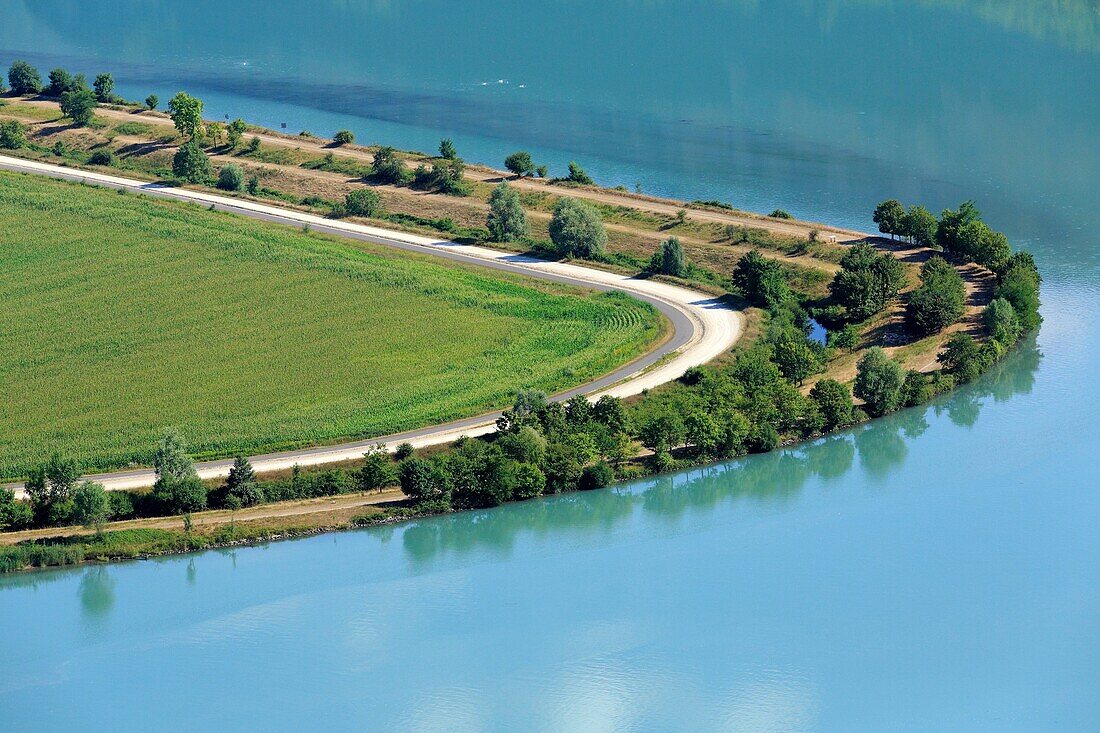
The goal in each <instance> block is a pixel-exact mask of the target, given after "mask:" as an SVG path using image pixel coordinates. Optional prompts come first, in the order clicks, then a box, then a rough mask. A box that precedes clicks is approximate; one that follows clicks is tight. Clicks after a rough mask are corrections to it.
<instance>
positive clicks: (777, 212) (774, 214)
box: [768, 209, 794, 219]
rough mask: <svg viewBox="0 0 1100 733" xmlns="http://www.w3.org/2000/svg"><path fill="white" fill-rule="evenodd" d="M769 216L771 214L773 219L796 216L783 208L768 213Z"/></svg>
mask: <svg viewBox="0 0 1100 733" xmlns="http://www.w3.org/2000/svg"><path fill="white" fill-rule="evenodd" d="M768 216H770V217H771V218H773V219H793V218H794V217H793V216H791V215H790V213H789V212H787V211H784V210H783V209H776V210H775V211H773V212H772V213H770V214H768Z"/></svg>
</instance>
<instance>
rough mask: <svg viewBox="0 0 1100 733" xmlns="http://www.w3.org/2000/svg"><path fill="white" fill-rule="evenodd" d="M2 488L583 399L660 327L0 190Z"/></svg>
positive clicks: (114, 199)
mask: <svg viewBox="0 0 1100 733" xmlns="http://www.w3.org/2000/svg"><path fill="white" fill-rule="evenodd" d="M0 263H2V266H0V304H2V305H3V308H2V311H0V384H2V385H3V392H4V399H3V400H2V401H0V476H2V477H8V478H10V477H17V476H21V475H24V474H25V472H26V471H27V469H28V468H29V467H30V466H32V465H34V464H35V463H36V462H38V461H40V460H42V459H43V458H44V457H45V456H47V455H48V454H50V453H51V452H53V451H60V452H62V453H63V454H65V455H68V456H71V457H73V458H76V459H77V460H79V461H80V462H81V464H82V467H83V468H84V470H102V469H108V468H114V467H119V466H125V465H128V464H131V463H137V464H147V463H148V462H149V460H150V458H151V453H152V451H151V447H152V444H153V441H154V440H155V437H156V435H157V434H158V433H159V432H160V431H161V430H162V429H163V428H164V427H165V426H168V425H175V426H177V427H179V428H180V430H181V431H182V432H183V434H184V435H185V436H186V438H187V439H188V440H189V442H190V444H191V448H192V452H193V453H195V454H196V455H197V456H199V457H214V456H223V455H231V454H233V453H235V452H238V451H243V452H250V453H255V452H260V451H266V450H278V449H286V448H291V447H296V446H301V445H307V444H315V443H325V442H333V441H336V440H338V439H340V438H345V437H364V436H372V435H382V434H386V433H390V432H395V431H399V430H403V429H408V428H414V427H418V426H422V425H428V424H433V423H438V422H442V421H445V420H448V419H452V418H456V417H460V416H463V415H469V414H474V413H477V412H480V411H483V410H486V409H489V408H492V407H498V406H502V405H504V404H506V403H508V402H509V401H510V399H511V395H512V394H513V393H514V391H515V390H517V389H519V388H522V387H528V386H530V387H537V388H540V389H543V390H546V391H553V390H556V389H559V388H564V387H567V386H571V385H575V384H579V383H581V382H583V381H584V380H586V379H588V378H591V377H594V376H596V375H598V374H600V373H604V372H607V371H610V370H611V369H612V368H614V367H615V366H617V365H619V364H622V363H624V362H626V361H628V360H629V359H631V358H632V357H634V356H636V355H638V354H640V353H642V352H643V351H644V350H645V349H646V346H647V345H648V344H650V343H652V342H653V341H654V340H655V339H656V338H657V337H658V336H659V332H660V330H661V328H662V327H661V324H660V319H659V316H658V314H657V313H656V312H655V311H654V310H653V309H652V308H651V307H649V306H648V305H646V304H643V303H640V302H637V301H634V300H631V299H629V298H627V297H625V296H620V295H613V294H602V295H597V294H593V293H585V292H581V291H576V290H572V289H568V288H564V287H557V286H554V285H549V284H542V283H538V284H536V283H534V281H526V280H522V279H520V278H515V277H509V276H508V275H504V274H499V273H490V272H489V271H481V270H476V269H471V268H464V267H459V266H452V265H447V264H444V263H441V262H439V261H438V260H434V259H432V258H430V257H426V256H412V255H405V254H398V253H394V252H393V251H391V250H386V249H384V248H376V247H371V246H367V245H358V244H356V245H351V244H348V243H344V242H338V241H335V240H331V239H328V238H324V237H320V236H317V235H307V234H303V233H300V232H297V231H294V230H291V229H288V228H285V227H277V226H274V225H267V224H263V223H260V222H254V221H252V220H248V219H243V218H240V217H234V216H232V215H229V214H223V213H215V212H209V211H206V210H205V209H202V208H199V207H196V206H194V205H187V204H177V203H171V202H164V201H155V200H150V199H146V198H143V197H139V196H134V195H132V194H131V195H119V194H118V193H116V192H113V191H107V190H100V189H96V188H92V187H86V186H79V185H74V184H66V183H60V182H55V181H50V180H46V179H39V178H33V177H28V176H22V175H17V174H9V173H0Z"/></svg>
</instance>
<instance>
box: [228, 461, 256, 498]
mask: <svg viewBox="0 0 1100 733" xmlns="http://www.w3.org/2000/svg"><path fill="white" fill-rule="evenodd" d="M225 495H226V500H227V501H228V500H229V499H235V500H236V503H237V504H238V505H239V506H252V505H254V504H260V503H262V502H263V500H264V492H263V489H262V488H260V485H259V484H258V483H257V481H256V471H255V470H254V469H253V468H252V463H251V462H250V461H249V460H248V459H247V458H245V457H244V456H237V457H236V458H234V459H233V466H232V467H231V468H230V469H229V475H228V476H226V477H225Z"/></svg>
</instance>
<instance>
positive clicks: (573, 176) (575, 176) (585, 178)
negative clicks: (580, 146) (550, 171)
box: [566, 161, 595, 186]
mask: <svg viewBox="0 0 1100 733" xmlns="http://www.w3.org/2000/svg"><path fill="white" fill-rule="evenodd" d="M566 180H568V181H572V182H573V183H580V184H582V185H584V186H591V185H593V184H594V183H595V181H593V180H592V177H591V176H589V175H588V174H587V173H585V172H584V168H581V167H580V166H579V165H577V164H576V163H574V162H573V161H569V176H568V177H567V178H566Z"/></svg>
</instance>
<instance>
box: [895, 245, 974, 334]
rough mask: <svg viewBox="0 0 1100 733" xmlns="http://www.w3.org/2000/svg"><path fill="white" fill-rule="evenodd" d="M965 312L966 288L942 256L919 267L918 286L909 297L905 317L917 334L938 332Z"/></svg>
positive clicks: (933, 258) (931, 259)
mask: <svg viewBox="0 0 1100 733" xmlns="http://www.w3.org/2000/svg"><path fill="white" fill-rule="evenodd" d="M965 310H966V286H965V285H964V284H963V280H962V277H961V276H960V275H959V273H958V272H957V271H956V270H955V268H954V267H952V266H951V265H949V264H948V263H947V261H945V260H944V259H943V258H942V257H932V258H930V259H929V260H928V261H927V262H925V263H924V264H923V265H922V266H921V285H920V287H918V288H917V289H916V290H914V291H913V292H912V293H911V294H910V295H909V306H908V309H907V311H906V315H907V317H908V320H909V325H910V326H911V327H912V328H913V329H914V330H915V331H917V332H918V333H921V334H931V333H939V332H940V331H942V330H943V329H944V328H946V327H947V326H949V325H951V324H952V323H954V322H955V321H957V320H959V319H960V318H962V315H963V313H964V312H965Z"/></svg>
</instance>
